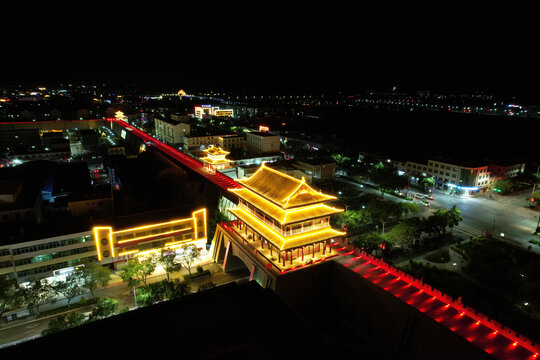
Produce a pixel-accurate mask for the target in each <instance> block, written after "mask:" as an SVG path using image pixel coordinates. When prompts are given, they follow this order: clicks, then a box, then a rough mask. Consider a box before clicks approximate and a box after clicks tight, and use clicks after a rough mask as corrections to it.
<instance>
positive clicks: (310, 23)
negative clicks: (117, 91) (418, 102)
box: [0, 1, 540, 99]
mask: <svg viewBox="0 0 540 360" xmlns="http://www.w3.org/2000/svg"><path fill="white" fill-rule="evenodd" d="M82 3H83V5H80V3H79V2H77V3H76V2H65V3H64V2H55V1H49V2H47V3H44V2H41V3H39V2H34V3H32V2H30V3H27V2H25V3H24V4H18V5H10V6H7V7H6V6H4V10H5V11H3V13H4V14H3V15H2V16H4V20H6V19H7V20H8V21H4V22H3V23H2V25H1V26H2V28H1V30H2V42H1V46H2V56H1V58H0V61H1V63H2V69H4V71H3V74H2V78H1V79H0V82H1V83H19V82H25V83H40V82H64V81H74V82H75V81H104V82H107V83H115V82H117V83H136V84H141V85H144V86H148V87H154V88H160V87H171V88H174V89H178V88H186V89H190V88H191V89H224V90H226V89H247V90H250V89H253V90H262V91H264V90H267V91H278V92H279V91H283V90H325V89H368V88H373V89H376V90H379V89H380V90H390V89H391V88H392V87H393V86H397V88H398V89H401V90H403V91H410V90H412V91H414V90H425V89H430V90H437V91H464V92H471V91H486V92H502V93H505V94H519V95H529V96H530V97H532V98H533V99H534V98H535V96H536V94H537V93H539V91H538V90H537V84H538V82H539V80H540V75H539V72H538V69H537V68H538V66H537V65H536V63H537V55H535V54H534V53H535V51H536V47H537V41H536V40H535V39H534V36H535V35H536V34H537V30H536V29H535V28H534V26H535V22H534V21H533V20H534V19H532V16H533V15H534V11H531V10H530V9H529V10H528V9H526V8H516V9H514V8H502V7H501V8H496V7H494V6H493V5H490V7H489V8H485V9H480V8H472V7H471V6H466V7H462V8H460V7H457V6H456V5H453V7H449V6H446V7H444V6H442V5H441V6H440V7H437V8H434V7H433V6H432V7H427V8H426V7H419V6H416V7H413V6H405V5H400V6H399V7H396V6H395V5H393V4H391V3H385V4H380V5H378V6H373V5H370V6H369V7H367V6H365V5H363V4H362V5H361V6H360V7H359V8H358V7H353V5H352V3H351V4H343V5H340V4H334V3H323V4H320V5H315V4H313V3H310V4H309V5H306V6H300V5H296V6H294V7H292V6H291V5H290V4H287V3H283V4H280V3H277V2H272V3H267V4H264V3H261V4H259V3H258V4H257V6H255V5H254V3H249V4H246V5H231V4H230V3H226V4H221V5H215V4H213V3H210V2H202V3H201V2H197V5H194V4H189V3H186V2H174V7H167V6H161V5H158V3H159V2H144V3H139V2H129V3H127V2H126V3H123V2H117V1H114V6H112V5H111V4H110V3H113V1H110V2H103V1H92V2H82ZM6 9H7V10H6ZM66 10H67V12H66Z"/></svg>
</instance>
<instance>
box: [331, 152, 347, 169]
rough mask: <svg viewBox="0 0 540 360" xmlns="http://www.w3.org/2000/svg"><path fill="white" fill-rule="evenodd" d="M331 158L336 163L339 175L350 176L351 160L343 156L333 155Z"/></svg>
mask: <svg viewBox="0 0 540 360" xmlns="http://www.w3.org/2000/svg"><path fill="white" fill-rule="evenodd" d="M330 158H331V159H332V160H333V161H334V162H335V163H336V168H337V172H338V173H342V172H343V173H345V174H348V171H347V170H348V169H349V168H350V167H351V158H349V157H347V156H345V155H342V154H332V155H331V156H330Z"/></svg>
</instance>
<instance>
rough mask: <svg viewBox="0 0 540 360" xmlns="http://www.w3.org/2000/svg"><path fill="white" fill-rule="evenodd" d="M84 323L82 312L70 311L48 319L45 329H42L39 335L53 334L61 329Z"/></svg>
mask: <svg viewBox="0 0 540 360" xmlns="http://www.w3.org/2000/svg"><path fill="white" fill-rule="evenodd" d="M83 323H84V314H80V313H78V312H75V311H72V312H70V313H69V315H66V314H62V315H58V316H57V317H55V318H54V319H52V320H51V321H49V325H48V327H47V329H45V330H43V331H42V332H41V335H43V336H45V335H49V334H53V333H56V332H59V331H62V330H66V329H69V328H72V327H75V326H79V325H82V324H83Z"/></svg>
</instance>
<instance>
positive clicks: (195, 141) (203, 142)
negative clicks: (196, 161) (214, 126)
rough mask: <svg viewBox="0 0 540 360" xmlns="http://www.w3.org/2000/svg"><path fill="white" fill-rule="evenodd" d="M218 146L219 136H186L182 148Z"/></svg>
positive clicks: (195, 148)
mask: <svg viewBox="0 0 540 360" xmlns="http://www.w3.org/2000/svg"><path fill="white" fill-rule="evenodd" d="M211 145H212V146H218V145H219V136H216V135H206V136H184V138H183V142H182V148H183V149H184V150H187V151H190V150H199V149H201V148H203V147H208V146H211Z"/></svg>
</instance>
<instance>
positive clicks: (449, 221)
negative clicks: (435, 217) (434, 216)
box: [445, 205, 463, 230]
mask: <svg viewBox="0 0 540 360" xmlns="http://www.w3.org/2000/svg"><path fill="white" fill-rule="evenodd" d="M445 216H446V226H448V227H449V228H450V229H452V230H453V229H454V226H458V225H459V222H460V221H462V220H463V217H462V216H461V211H460V210H459V209H458V208H456V205H454V206H452V207H451V208H450V210H447V211H446V213H445Z"/></svg>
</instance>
